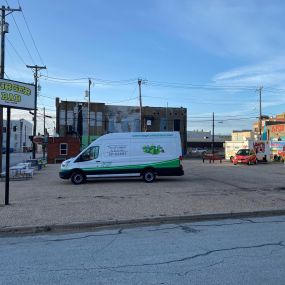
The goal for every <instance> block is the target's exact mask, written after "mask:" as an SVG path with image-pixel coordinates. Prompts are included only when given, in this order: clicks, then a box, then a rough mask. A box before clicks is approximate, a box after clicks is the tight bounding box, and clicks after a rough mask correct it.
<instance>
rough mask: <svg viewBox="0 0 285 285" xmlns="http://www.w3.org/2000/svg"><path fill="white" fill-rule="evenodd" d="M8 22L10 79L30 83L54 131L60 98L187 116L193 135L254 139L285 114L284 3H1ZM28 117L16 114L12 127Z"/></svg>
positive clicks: (155, 0) (253, 0) (126, 0)
mask: <svg viewBox="0 0 285 285" xmlns="http://www.w3.org/2000/svg"><path fill="white" fill-rule="evenodd" d="M8 4H9V6H10V7H12V8H18V7H19V5H20V6H21V8H22V12H14V13H13V14H10V15H8V16H7V18H6V21H7V22H8V23H9V33H8V34H6V47H5V73H6V78H9V79H11V80H18V81H22V82H26V83H32V82H33V73H32V71H31V70H30V69H27V68H26V64H29V65H34V64H37V65H46V67H47V70H42V71H41V77H40V78H39V84H40V86H41V90H40V93H39V98H38V104H39V105H38V106H39V118H38V121H39V124H38V131H42V130H41V128H42V121H43V116H42V113H43V111H42V108H43V107H45V108H46V113H47V114H48V115H50V116H52V118H51V119H47V126H48V128H49V130H51V129H53V127H54V126H55V99H54V98H55V97H59V98H60V99H62V100H66V99H67V100H74V101H84V100H86V99H85V97H84V95H85V90H87V88H88V78H91V79H92V86H91V101H93V102H103V103H106V104H114V105H130V106H138V105H139V98H138V84H137V80H138V78H141V79H143V85H142V101H143V105H144V106H161V107H163V106H165V107H167V106H169V107H181V106H182V107H185V108H187V115H188V117H187V129H188V130H197V129H199V130H201V129H203V130H211V128H212V121H211V120H212V114H213V112H214V113H215V132H216V133H219V134H230V133H231V131H232V130H239V129H252V123H253V122H254V121H256V120H257V119H256V118H257V117H258V116H259V91H258V89H259V88H260V87H261V86H262V87H263V89H262V114H264V115H269V116H273V115H275V114H278V113H282V112H284V111H285V96H284V94H285V37H284V26H285V18H284V15H283V11H284V9H285V2H284V1H282V0H280V1H278V0H271V1H267V0H200V1H196V0H144V1H132V0H121V1H117V0H82V1H80V2H78V1H71V0H69V1H68V0H61V1H55V0H53V1H52V0H41V1H33V0H19V1H18V0H7V1H5V0H2V5H6V6H7V5H8ZM18 118H26V119H28V120H31V119H32V117H31V115H30V114H29V113H28V112H27V111H17V110H13V111H12V119H18Z"/></svg>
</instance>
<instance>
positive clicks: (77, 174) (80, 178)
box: [71, 171, 86, 185]
mask: <svg viewBox="0 0 285 285" xmlns="http://www.w3.org/2000/svg"><path fill="white" fill-rule="evenodd" d="M71 182H72V183H73V184H75V185H79V184H83V183H85V182H86V176H85V175H84V173H82V172H81V171H74V172H73V173H72V175H71Z"/></svg>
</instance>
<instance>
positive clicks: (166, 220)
mask: <svg viewBox="0 0 285 285" xmlns="http://www.w3.org/2000/svg"><path fill="white" fill-rule="evenodd" d="M282 215H285V209H284V210H268V211H254V212H237V213H217V214H203V215H191V216H169V217H156V218H145V219H127V220H115V221H96V222H88V223H73V224H62V225H60V224H58V225H45V226H24V227H6V228H5V227H4V228H0V236H3V235H31V234H43V233H62V232H80V231H85V230H92V231H94V230H103V229H114V228H118V227H120V228H131V227H138V226H152V225H159V224H171V223H189V222H198V221H213V220H223V219H241V218H258V217H259V218H261V217H273V216H282Z"/></svg>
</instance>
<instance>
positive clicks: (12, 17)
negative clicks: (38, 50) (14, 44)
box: [6, 1, 34, 63]
mask: <svg viewBox="0 0 285 285" xmlns="http://www.w3.org/2000/svg"><path fill="white" fill-rule="evenodd" d="M6 3H7V5H9V4H8V2H7V1H6ZM12 18H13V20H14V23H15V25H16V28H17V30H18V32H19V35H20V37H21V39H22V42H23V44H24V46H25V48H26V50H27V52H28V54H29V56H30V59H31V60H32V62H33V63H34V59H33V57H32V55H31V53H30V51H29V49H28V47H27V44H26V42H25V40H24V37H23V35H22V33H21V31H20V28H19V26H18V24H17V22H16V19H15V17H14V15H13V14H12Z"/></svg>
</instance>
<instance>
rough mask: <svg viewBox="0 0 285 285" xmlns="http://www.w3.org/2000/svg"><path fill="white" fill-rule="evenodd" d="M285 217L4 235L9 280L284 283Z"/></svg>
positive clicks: (0, 244)
mask: <svg viewBox="0 0 285 285" xmlns="http://www.w3.org/2000/svg"><path fill="white" fill-rule="evenodd" d="M284 249H285V216H279V217H271V218H255V219H237V220H221V221H212V222H195V223H187V224H165V225H160V226H151V227H138V228H131V229H116V230H104V231H95V232H83V233H75V234H60V235H59V234H50V235H34V236H18V237H2V238H0V254H1V259H0V271H1V274H0V283H1V284H211V285H212V284H256V285H262V284H284V280H285V250H284Z"/></svg>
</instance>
